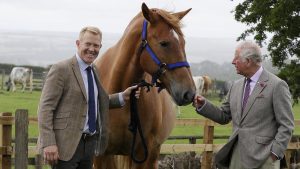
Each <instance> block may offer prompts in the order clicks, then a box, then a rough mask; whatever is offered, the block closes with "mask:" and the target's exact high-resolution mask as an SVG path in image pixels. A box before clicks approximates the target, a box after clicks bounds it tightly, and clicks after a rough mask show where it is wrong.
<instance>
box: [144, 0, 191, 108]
mask: <svg viewBox="0 0 300 169" xmlns="http://www.w3.org/2000/svg"><path fill="white" fill-rule="evenodd" d="M190 10H191V9H188V10H186V11H183V12H178V13H170V12H167V11H164V10H161V9H149V8H148V7H147V6H146V5H145V4H144V3H143V5H142V13H143V16H144V18H145V20H144V23H143V30H142V44H144V45H141V46H143V47H141V48H143V50H141V51H140V55H141V56H140V64H141V67H142V68H143V69H144V70H145V71H146V72H147V73H149V74H151V75H152V77H153V78H154V80H153V82H154V83H155V82H158V81H159V82H160V83H161V84H162V86H163V87H165V88H166V90H167V91H168V92H169V93H170V94H171V96H172V98H173V99H174V101H175V102H176V103H177V104H178V105H186V104H188V103H191V102H192V100H193V97H194V95H195V90H196V89H195V85H194V82H193V79H192V75H191V71H190V68H189V64H188V63H187V61H186V54H185V41H184V38H183V33H182V31H181V29H180V26H181V25H180V20H181V19H182V18H183V17H184V16H185V15H186V14H187V13H188V12H189V11H190Z"/></svg>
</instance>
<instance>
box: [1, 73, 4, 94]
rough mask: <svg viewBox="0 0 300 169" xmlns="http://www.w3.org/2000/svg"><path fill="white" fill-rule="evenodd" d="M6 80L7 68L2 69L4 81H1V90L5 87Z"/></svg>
mask: <svg viewBox="0 0 300 169" xmlns="http://www.w3.org/2000/svg"><path fill="white" fill-rule="evenodd" d="M4 80H5V70H4V69H2V81H1V90H3V89H4V87H3V86H4Z"/></svg>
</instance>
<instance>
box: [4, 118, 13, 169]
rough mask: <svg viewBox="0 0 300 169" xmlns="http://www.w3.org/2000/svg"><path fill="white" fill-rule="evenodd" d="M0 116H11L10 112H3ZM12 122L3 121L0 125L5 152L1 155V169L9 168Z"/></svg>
mask: <svg viewBox="0 0 300 169" xmlns="http://www.w3.org/2000/svg"><path fill="white" fill-rule="evenodd" d="M1 116H2V117H12V113H9V112H4V113H2V114H1ZM11 131H12V124H11V123H5V124H3V125H2V132H3V133H2V146H3V147H5V148H6V150H5V153H4V154H3V155H2V166H1V168H2V169H11V166H12V165H11V154H12V150H11V143H12V132H11Z"/></svg>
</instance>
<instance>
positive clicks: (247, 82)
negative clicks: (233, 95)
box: [242, 78, 251, 111]
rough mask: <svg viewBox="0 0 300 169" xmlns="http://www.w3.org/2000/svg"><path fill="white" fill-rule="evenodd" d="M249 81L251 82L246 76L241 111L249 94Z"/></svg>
mask: <svg viewBox="0 0 300 169" xmlns="http://www.w3.org/2000/svg"><path fill="white" fill-rule="evenodd" d="M250 83H251V79H250V78H249V79H248V78H247V81H246V88H245V93H244V99H243V106H242V111H244V108H245V106H246V104H247V101H248V98H249V95H250Z"/></svg>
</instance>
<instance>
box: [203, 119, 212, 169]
mask: <svg viewBox="0 0 300 169" xmlns="http://www.w3.org/2000/svg"><path fill="white" fill-rule="evenodd" d="M213 139H214V125H213V122H212V121H211V120H209V119H206V120H205V125H204V136H203V143H204V144H211V145H212V144H213ZM212 157H213V151H204V152H203V156H202V163H201V169H211V168H212Z"/></svg>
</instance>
